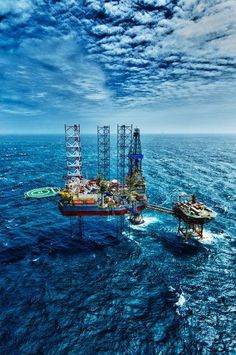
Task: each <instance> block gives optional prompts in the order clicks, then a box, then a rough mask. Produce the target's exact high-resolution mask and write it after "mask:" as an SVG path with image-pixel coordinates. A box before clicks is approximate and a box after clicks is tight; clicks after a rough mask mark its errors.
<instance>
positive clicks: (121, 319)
mask: <svg viewBox="0 0 236 355" xmlns="http://www.w3.org/2000/svg"><path fill="white" fill-rule="evenodd" d="M112 142H113V146H112V159H111V160H112V175H113V177H115V176H116V152H115V145H116V142H115V137H113V138H112ZM142 146H143V153H144V162H143V170H144V175H145V176H146V179H147V188H148V196H149V200H150V202H154V203H157V204H160V205H163V206H166V207H171V204H172V202H173V201H175V200H176V196H177V195H178V193H182V192H185V193H191V192H195V193H196V194H197V196H198V197H199V199H200V200H203V201H204V202H205V203H206V204H208V205H209V207H212V208H213V209H214V210H215V211H216V212H217V213H218V216H217V218H216V220H215V221H213V222H212V223H210V224H208V225H207V226H206V230H205V239H204V240H203V241H202V242H199V241H195V242H189V243H186V242H185V241H184V240H183V239H182V238H181V237H179V236H177V234H176V230H177V221H176V220H175V219H174V218H173V217H172V216H168V215H164V214H158V213H155V212H152V211H149V212H148V211H146V212H145V213H144V218H145V223H144V224H143V225H141V226H131V225H130V224H129V222H128V221H126V222H125V229H124V231H123V233H122V232H121V230H120V229H119V228H118V226H119V225H120V223H119V218H118V220H117V219H116V218H114V217H113V218H101V217H99V218H96V217H87V218H84V220H83V224H84V231H83V234H82V235H81V233H80V228H79V223H78V220H77V219H76V218H72V219H71V220H70V218H66V217H63V216H61V215H60V213H59V211H58V209H57V201H56V199H52V200H24V196H23V194H24V192H25V191H27V190H30V189H32V188H37V187H42V186H63V184H64V180H63V176H64V175H65V147H64V136H63V135H61V136H56V135H51V136H50V135H48V136H47V135H45V136H14V137H13V136H1V137H0V198H1V200H0V212H1V213H0V222H1V223H0V311H1V324H0V346H1V349H0V354H1V355H3V354H4V355H5V354H6V355H11V354H14V355H15V354H16V355H22V354H30V355H32V354H50V355H53V354H83V355H87V354H88V355H90V354H91V355H94V354H122V355H123V354H127V355H128V354H137V355H140V354H141V355H142V354H147V355H149V354H150V355H152V354H235V349H236V340H235V334H236V329H235V328H236V327H235V319H236V307H235V296H236V290H235V284H236V280H235V251H236V239H235V236H236V197H235V192H236V161H235V159H236V158H235V157H236V136H233V135H227V136H223V135H222V136H220V135H214V136H213V135H212V136H207V135H199V136H197V135H186V136H184V135H144V136H143V137H142ZM82 148H83V172H84V175H85V176H86V177H93V176H94V175H96V166H97V161H96V159H97V157H96V136H93V135H84V136H82Z"/></svg>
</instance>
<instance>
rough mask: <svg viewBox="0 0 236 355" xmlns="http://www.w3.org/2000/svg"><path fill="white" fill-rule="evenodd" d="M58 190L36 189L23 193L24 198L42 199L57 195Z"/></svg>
mask: <svg viewBox="0 0 236 355" xmlns="http://www.w3.org/2000/svg"><path fill="white" fill-rule="evenodd" d="M59 191H60V189H59V188H58V187H41V188H38V189H33V190H30V191H28V192H26V193H25V197H26V198H44V197H53V196H56V195H57V194H58V193H59Z"/></svg>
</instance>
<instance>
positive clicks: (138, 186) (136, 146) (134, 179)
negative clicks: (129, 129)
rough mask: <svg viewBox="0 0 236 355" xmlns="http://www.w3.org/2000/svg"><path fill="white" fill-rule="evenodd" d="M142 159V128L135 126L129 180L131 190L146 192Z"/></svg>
mask: <svg viewBox="0 0 236 355" xmlns="http://www.w3.org/2000/svg"><path fill="white" fill-rule="evenodd" d="M142 159H143V154H142V149H141V140H140V130H139V128H135V130H134V133H133V139H132V144H131V146H130V151H129V177H128V179H127V180H128V184H129V187H130V190H131V191H132V190H135V191H137V192H139V193H145V188H146V184H145V179H144V177H143V176H142Z"/></svg>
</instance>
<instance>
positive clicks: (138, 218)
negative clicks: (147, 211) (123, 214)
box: [129, 212, 144, 225]
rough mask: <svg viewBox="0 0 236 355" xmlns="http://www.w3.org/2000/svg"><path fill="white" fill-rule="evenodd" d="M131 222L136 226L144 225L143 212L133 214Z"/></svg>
mask: <svg viewBox="0 0 236 355" xmlns="http://www.w3.org/2000/svg"><path fill="white" fill-rule="evenodd" d="M129 220H130V223H132V224H136V225H139V224H142V223H144V219H143V214H142V212H135V213H131V215H130V218H129Z"/></svg>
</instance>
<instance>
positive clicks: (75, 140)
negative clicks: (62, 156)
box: [65, 124, 82, 179]
mask: <svg viewBox="0 0 236 355" xmlns="http://www.w3.org/2000/svg"><path fill="white" fill-rule="evenodd" d="M65 141H66V166H67V179H71V178H82V156H81V143H80V125H79V124H75V125H72V126H68V125H65Z"/></svg>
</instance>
